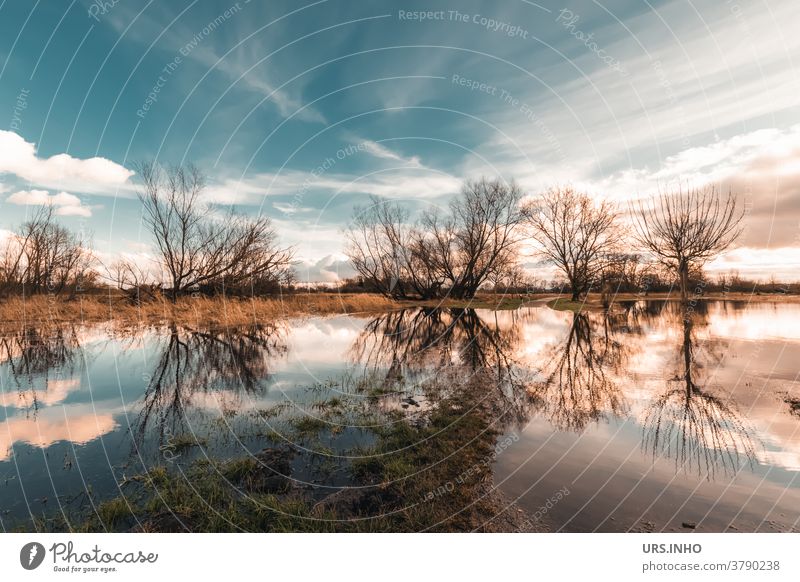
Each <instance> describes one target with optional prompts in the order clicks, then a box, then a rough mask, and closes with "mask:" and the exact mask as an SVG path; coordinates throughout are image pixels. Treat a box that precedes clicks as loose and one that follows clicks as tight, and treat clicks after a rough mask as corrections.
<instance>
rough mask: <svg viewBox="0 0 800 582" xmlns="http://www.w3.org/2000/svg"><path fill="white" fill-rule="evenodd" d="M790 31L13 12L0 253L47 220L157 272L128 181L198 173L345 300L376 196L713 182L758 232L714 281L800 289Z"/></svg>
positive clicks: (0, 172) (485, 9) (363, 15)
mask: <svg viewBox="0 0 800 582" xmlns="http://www.w3.org/2000/svg"><path fill="white" fill-rule="evenodd" d="M420 11H422V13H420ZM798 27H800V11H798V10H797V7H796V5H795V4H794V3H793V2H791V1H790V0H783V1H778V0H761V1H757V2H747V3H744V2H741V3H736V2H732V1H722V0H715V1H711V0H704V1H699V2H698V1H694V2H689V1H686V0H674V1H663V2H662V1H659V2H652V1H651V2H647V1H642V0H635V1H633V0H629V1H626V0H614V1H607V2H593V1H592V2H590V1H581V2H573V3H569V4H562V3H554V2H542V3H538V4H537V3H534V2H529V1H527V0H503V1H496V2H465V1H459V2H455V1H454V0H450V1H449V2H431V1H428V2H398V1H394V2H388V1H371V2H356V1H351V0H321V1H318V2H308V3H305V2H298V1H295V2H288V1H287V2H257V1H255V0H254V1H252V2H247V1H246V0H240V1H239V2H238V3H237V2H227V1H223V2H209V1H202V2H200V1H186V0H181V1H173V2H165V1H155V0H154V1H149V2H148V1H144V0H118V1H117V2H116V3H114V2H113V1H106V2H89V1H86V0H75V1H71V0H70V1H64V2H46V1H43V0H42V1H32V0H25V1H23V0H0V200H2V201H1V202H0V208H2V218H0V229H4V230H5V231H8V230H11V229H13V227H14V226H15V225H16V224H18V223H19V222H21V221H22V220H23V219H24V217H25V216H26V215H29V214H30V213H31V212H32V211H33V210H34V209H35V207H36V205H38V204H42V203H52V204H54V205H55V206H56V208H57V209H58V214H59V215H60V218H59V219H60V220H62V221H63V222H64V223H65V224H67V225H68V226H70V227H71V228H74V229H81V230H85V231H87V232H90V233H92V238H93V241H94V245H95V247H96V249H97V252H98V254H99V255H100V257H101V258H102V259H103V260H105V261H109V260H111V259H113V257H114V256H116V255H118V254H125V255H128V256H132V257H136V258H138V259H141V260H146V259H147V257H148V256H149V252H150V251H149V246H150V239H149V237H148V236H147V233H146V232H142V230H141V228H140V216H141V214H140V207H139V204H138V201H137V200H136V176H135V175H134V173H133V167H134V163H135V162H136V161H139V160H146V159H156V160H158V161H161V162H163V163H165V164H174V163H181V162H183V161H194V162H195V163H197V164H198V165H199V166H200V167H201V168H202V169H203V170H204V171H205V172H206V173H207V174H208V175H209V178H210V184H209V188H208V191H207V200H208V202H210V203H213V204H216V205H219V206H220V207H223V206H227V205H231V204H233V205H235V206H236V207H237V209H238V210H240V211H241V212H246V213H250V214H258V213H264V214H267V215H269V216H270V217H272V218H273V219H274V221H275V224H276V225H277V227H278V229H279V232H280V234H281V238H282V240H283V241H285V242H286V243H287V244H292V245H295V246H296V248H297V254H298V258H299V259H300V261H301V265H300V266H301V269H300V270H301V275H302V276H303V277H304V278H311V279H315V280H334V279H336V277H337V276H338V275H347V274H348V273H349V270H348V268H347V267H346V264H345V261H344V256H343V255H342V236H341V231H342V229H343V228H344V227H345V226H346V224H347V220H348V218H349V216H350V215H351V213H352V209H353V206H354V205H356V204H359V203H363V202H364V201H365V199H366V197H367V196H368V194H370V193H374V194H378V195H380V196H385V197H388V198H393V199H398V200H401V201H402V202H403V203H404V204H407V205H408V206H409V207H410V208H411V209H412V210H414V211H418V210H420V209H423V208H426V207H430V206H442V205H445V204H446V203H447V201H448V200H449V199H450V198H451V197H452V196H453V195H454V193H456V192H457V190H458V187H459V183H460V182H461V180H462V179H464V178H469V177H478V176H481V175H489V176H495V175H499V176H502V177H503V178H505V179H511V178H514V179H516V180H517V181H518V182H519V183H520V184H521V185H522V186H523V188H524V189H525V190H526V191H527V192H529V193H530V194H532V195H535V193H536V192H537V191H540V190H542V189H543V188H546V187H547V186H550V185H554V184H565V183H570V184H572V185H574V186H578V187H581V188H584V189H586V190H587V191H589V192H590V193H591V194H592V195H593V196H596V197H598V198H609V199H612V200H615V201H618V202H619V203H620V204H621V205H622V206H623V207H627V205H628V203H629V202H630V201H631V200H635V199H637V198H639V197H646V196H648V195H651V194H652V193H653V192H656V191H657V190H658V189H659V188H668V187H670V186H673V185H675V184H677V183H679V182H681V183H688V184H692V185H697V186H700V185H703V184H706V183H710V182H713V183H716V184H720V185H721V186H722V187H723V188H728V187H730V188H732V189H733V190H735V191H736V192H737V193H739V194H740V196H741V197H742V198H743V199H744V201H745V203H746V205H747V210H748V214H747V230H746V232H745V235H744V237H743V238H742V240H741V241H740V244H739V247H738V248H736V249H734V250H733V251H731V252H730V253H728V254H727V255H726V256H725V257H723V258H721V259H720V260H718V261H717V262H716V263H715V264H714V265H712V270H727V269H730V268H736V269H739V270H740V271H741V272H743V273H745V274H751V275H754V276H759V277H766V276H768V275H769V274H770V273H772V272H775V273H777V274H778V275H779V277H781V278H788V279H800V252H798V247H799V246H800V237H799V235H800V162H798V160H800V111H799V110H798V95H800V72H799V70H798V67H799V66H800V36H798V35H797V34H796V31H797V29H798Z"/></svg>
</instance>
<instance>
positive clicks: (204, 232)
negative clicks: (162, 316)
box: [137, 162, 293, 301]
mask: <svg viewBox="0 0 800 582" xmlns="http://www.w3.org/2000/svg"><path fill="white" fill-rule="evenodd" d="M137 171H138V174H139V177H140V179H141V181H142V187H143V189H142V191H141V192H140V194H139V199H140V200H141V202H142V206H143V207H144V220H145V224H146V225H147V226H148V227H149V228H150V230H151V232H152V233H153V237H154V240H155V244H156V249H157V251H158V255H159V258H160V261H161V263H162V268H163V269H164V271H165V273H166V275H167V278H168V280H169V281H168V282H169V285H170V293H171V297H172V300H173V301H174V300H175V299H176V298H177V296H178V295H179V294H181V293H185V292H187V291H200V292H228V291H242V290H244V289H245V288H247V287H249V288H250V290H251V291H252V290H255V289H256V287H259V286H260V287H262V288H263V286H264V283H265V281H270V282H276V281H277V282H280V281H283V280H285V279H286V278H287V277H288V276H289V273H290V271H291V261H292V254H293V252H292V250H291V249H287V248H281V247H279V246H278V236H277V233H276V231H275V229H274V228H273V226H272V223H271V221H270V219H269V218H268V217H266V216H261V217H258V218H255V219H251V218H248V217H245V216H241V215H238V214H235V213H234V212H233V211H232V210H231V211H230V212H228V213H227V214H226V215H224V216H216V215H214V213H213V212H212V208H211V207H210V206H209V205H208V204H205V203H204V201H203V200H202V198H201V194H202V191H203V189H204V187H205V183H206V180H205V177H204V176H203V174H202V173H201V172H200V170H199V169H198V168H197V167H196V166H194V165H191V164H188V165H186V166H178V167H173V168H169V169H166V170H165V169H163V168H162V167H160V166H159V165H157V164H155V163H153V162H145V163H141V164H138V165H137Z"/></svg>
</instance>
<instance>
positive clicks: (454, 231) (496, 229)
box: [428, 178, 523, 299]
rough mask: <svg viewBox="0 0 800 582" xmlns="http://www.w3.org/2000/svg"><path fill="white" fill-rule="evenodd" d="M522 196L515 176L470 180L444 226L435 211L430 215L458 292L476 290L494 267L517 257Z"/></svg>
mask: <svg viewBox="0 0 800 582" xmlns="http://www.w3.org/2000/svg"><path fill="white" fill-rule="evenodd" d="M521 198H522V191H521V190H520V188H519V187H518V186H517V184H516V183H514V182H510V183H507V182H504V181H502V180H487V179H485V178H482V179H480V180H475V181H469V180H468V181H467V182H465V183H464V186H463V187H462V189H461V195H460V196H459V197H458V198H456V199H454V200H453V201H452V202H451V203H450V218H449V219H448V220H445V221H444V222H443V224H442V226H441V228H439V227H438V225H437V221H436V219H435V217H429V218H428V224H429V225H430V227H431V231H432V232H433V234H434V240H435V241H436V248H438V249H439V251H440V255H439V256H440V259H441V265H442V268H443V269H444V272H445V273H446V275H447V276H448V278H449V279H450V280H451V282H452V288H451V295H452V296H453V297H456V298H459V299H462V298H468V297H472V296H474V295H475V293H476V292H477V291H478V289H479V288H480V287H481V285H483V284H484V283H485V282H486V281H487V280H488V279H489V277H490V276H491V275H492V273H493V272H495V271H502V270H507V269H508V268H509V267H510V265H512V264H513V263H514V262H515V260H516V247H517V244H518V243H519V241H520V231H519V228H518V227H519V225H520V223H521V222H522V219H523V214H522V211H521V208H520V200H521Z"/></svg>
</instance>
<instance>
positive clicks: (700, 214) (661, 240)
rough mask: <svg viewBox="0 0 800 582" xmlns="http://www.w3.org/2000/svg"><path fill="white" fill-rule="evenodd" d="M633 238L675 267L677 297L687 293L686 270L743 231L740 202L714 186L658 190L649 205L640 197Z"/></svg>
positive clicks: (702, 261)
mask: <svg viewBox="0 0 800 582" xmlns="http://www.w3.org/2000/svg"><path fill="white" fill-rule="evenodd" d="M634 216H635V221H634V224H635V227H636V238H637V240H638V242H639V243H640V244H641V245H642V246H643V247H644V248H646V249H647V250H648V251H649V252H650V253H652V254H653V255H654V256H655V257H656V258H657V259H658V260H659V261H660V262H661V263H662V264H663V265H664V266H666V267H667V268H668V269H670V270H671V271H672V272H674V273H676V274H677V276H678V279H679V281H680V286H681V299H682V300H683V301H684V302H685V301H687V300H688V298H689V274H690V271H691V270H693V269H700V268H702V266H703V265H704V264H705V263H706V262H708V261H709V260H711V259H713V258H714V257H715V256H716V255H718V254H719V253H721V252H722V251H724V250H725V249H727V248H728V247H729V246H730V245H731V244H733V242H734V241H735V240H736V239H737V238H738V236H739V235H740V234H741V232H742V226H741V222H742V218H743V217H744V208H739V205H738V202H737V199H736V197H735V196H734V195H733V194H731V193H730V192H728V194H727V196H725V197H723V196H722V195H721V194H720V193H719V191H718V190H717V188H716V187H715V186H709V187H707V188H705V189H689V190H687V191H686V192H684V191H683V190H682V189H681V190H679V191H677V192H674V193H662V194H659V196H658V197H657V198H656V200H655V201H654V202H653V204H652V205H651V206H649V207H647V206H645V205H644V203H643V202H640V203H639V205H638V208H637V209H636V212H634Z"/></svg>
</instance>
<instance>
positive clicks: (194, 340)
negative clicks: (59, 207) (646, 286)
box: [0, 301, 800, 531]
mask: <svg viewBox="0 0 800 582" xmlns="http://www.w3.org/2000/svg"><path fill="white" fill-rule="evenodd" d="M798 322H800V305H791V304H770V303H754V304H745V303H736V302H708V303H698V304H697V305H695V306H694V307H693V309H692V313H691V316H690V317H685V315H684V313H683V312H682V311H681V309H680V307H679V305H678V304H675V303H664V302H645V301H640V302H631V303H628V304H624V305H621V306H620V308H619V309H618V310H616V311H614V312H613V313H611V314H604V313H589V314H578V315H576V314H572V313H569V312H557V311H553V310H551V309H549V308H548V307H546V306H544V305H532V306H528V307H523V308H520V309H517V310H514V311H497V312H495V311H489V310H470V309H443V310H435V309H413V310H405V311H396V312H391V313H386V314H382V315H379V316H373V317H359V316H337V317H326V318H303V319H297V320H292V321H289V322H286V323H281V324H277V323H275V324H264V325H261V326H255V327H250V328H246V329H241V328H240V329H233V328H232V329H211V330H209V329H191V328H186V327H180V326H164V327H150V328H145V329H135V330H131V329H119V328H116V327H113V326H111V325H106V326H65V327H61V328H58V329H50V330H47V331H46V332H45V331H43V330H37V329H33V328H27V329H16V330H15V329H6V330H5V331H3V333H2V337H1V338H0V524H2V527H3V529H4V530H7V529H10V528H12V527H15V526H18V525H19V524H25V523H28V524H30V523H32V521H31V520H33V519H34V518H37V517H41V516H46V515H52V514H54V513H59V512H63V513H66V512H71V511H74V510H75V508H76V507H78V508H91V506H93V505H94V504H96V503H97V502H98V501H99V500H102V499H104V498H109V497H113V496H115V495H118V494H119V493H120V490H121V489H120V484H121V483H123V482H125V481H126V479H128V477H130V476H132V475H134V474H137V473H141V472H142V471H145V470H147V468H149V467H153V466H159V465H165V464H167V465H169V466H170V467H172V468H173V469H174V470H181V468H182V467H186V466H188V464H190V463H192V462H194V461H196V460H198V459H203V458H209V459H224V458H232V457H239V456H242V455H247V454H250V453H255V452H258V451H260V450H261V449H263V448H265V447H268V446H270V445H272V444H275V443H283V444H285V443H286V441H287V440H290V441H292V443H291V444H292V445H293V446H294V447H296V448H297V449H299V450H304V451H306V452H308V453H310V454H309V455H308V457H309V458H307V459H305V460H298V461H296V464H297V465H298V466H297V467H296V470H295V471H294V472H293V478H294V479H295V480H296V481H297V482H298V484H299V485H301V486H303V487H307V488H310V489H313V490H314V491H315V492H316V494H317V495H318V496H319V497H324V496H325V495H327V494H330V493H331V492H333V491H336V490H338V489H340V488H342V487H346V486H347V485H348V473H347V471H346V468H345V467H344V466H343V465H342V464H340V463H337V462H335V461H336V460H337V458H339V459H345V458H347V456H348V454H349V452H350V451H353V450H356V449H358V447H364V446H368V445H369V444H370V442H371V440H372V439H373V436H371V435H372V434H373V433H371V432H370V430H368V429H369V426H367V425H366V424H361V423H362V422H364V421H363V419H362V420H357V419H354V420H353V421H352V422H350V423H346V424H339V425H336V426H333V425H331V426H328V427H326V430H325V431H324V435H323V436H322V437H321V438H317V439H314V440H313V443H312V442H311V441H308V442H306V441H304V440H302V439H298V437H297V432H296V431H294V432H292V431H289V430H288V429H287V427H288V426H290V424H291V423H294V425H292V426H298V423H297V420H298V419H303V418H306V417H308V418H310V419H317V418H319V417H320V413H319V403H321V402H330V401H331V398H336V399H339V398H348V397H349V398H353V397H361V398H364V397H365V396H364V394H363V391H362V392H359V393H356V392H355V391H353V390H351V388H350V387H352V386H353V385H355V384H359V383H360V384H361V385H364V384H365V379H369V382H367V384H368V385H370V386H373V388H372V389H371V393H370V394H369V397H370V399H371V400H370V401H371V402H374V403H375V406H376V407H377V408H378V409H380V410H384V411H387V410H394V411H398V412H400V413H401V414H403V415H406V416H407V417H408V418H410V419H412V420H414V421H415V422H424V416H425V413H426V411H427V410H430V409H431V408H432V407H435V406H436V396H435V395H434V394H432V393H431V392H430V391H427V390H426V389H425V386H426V381H427V380H429V379H430V378H436V377H443V378H444V377H452V376H448V375H446V374H445V371H447V374H451V375H452V374H453V372H454V371H455V372H456V373H457V374H460V375H462V376H471V377H480V378H481V382H482V384H480V385H479V386H477V388H476V383H475V382H472V383H471V384H470V386H471V387H472V388H471V389H480V390H482V391H485V394H486V399H487V401H490V402H491V406H487V407H486V411H485V414H487V415H489V416H487V418H486V419H485V420H486V423H487V426H489V425H491V426H493V427H495V428H500V429H501V432H502V433H503V434H502V436H501V438H505V439H506V441H505V442H513V444H512V445H511V446H509V447H507V448H504V449H503V451H502V453H501V454H499V455H498V456H497V458H496V459H495V461H494V466H493V470H494V485H495V486H496V487H498V488H499V490H500V491H501V492H502V493H503V494H504V495H505V497H506V498H507V499H508V500H509V501H512V500H514V501H516V503H517V504H518V505H519V506H520V507H522V508H524V509H525V510H526V511H527V513H528V515H531V516H534V518H535V519H536V520H537V521H538V522H541V524H544V525H546V527H548V528H550V529H552V530H558V531H629V530H633V531H662V530H663V531H672V530H675V531H680V530H684V531H685V530H686V529H696V530H698V531H792V530H794V531H797V530H798V529H800V523H798V522H799V521H800V479H797V475H798V471H800V433H799V432H798V428H800V406H798V404H797V403H798V399H799V398H800V380H799V379H798V375H799V372H798V370H800V365H799V364H800V326H799V325H798ZM478 373H481V374H482V375H480V376H476V375H477V374H478ZM488 378H492V379H493V380H492V381H491V382H489V381H488V380H487V379H488ZM387 386H390V387H391V390H389V389H386V387H387ZM493 415H494V417H493ZM509 436H511V437H513V438H512V439H511V440H510V441H509V440H508V437H509ZM418 446H424V443H420V444H419V445H418ZM322 450H324V452H325V456H324V459H326V460H325V461H322V462H321V461H319V456H315V455H314V454H312V453H315V452H317V453H318V452H320V451H322ZM315 459H316V460H315ZM331 460H332V461H333V462H331ZM513 510H514V511H516V509H513ZM28 527H30V525H29V526H28Z"/></svg>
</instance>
